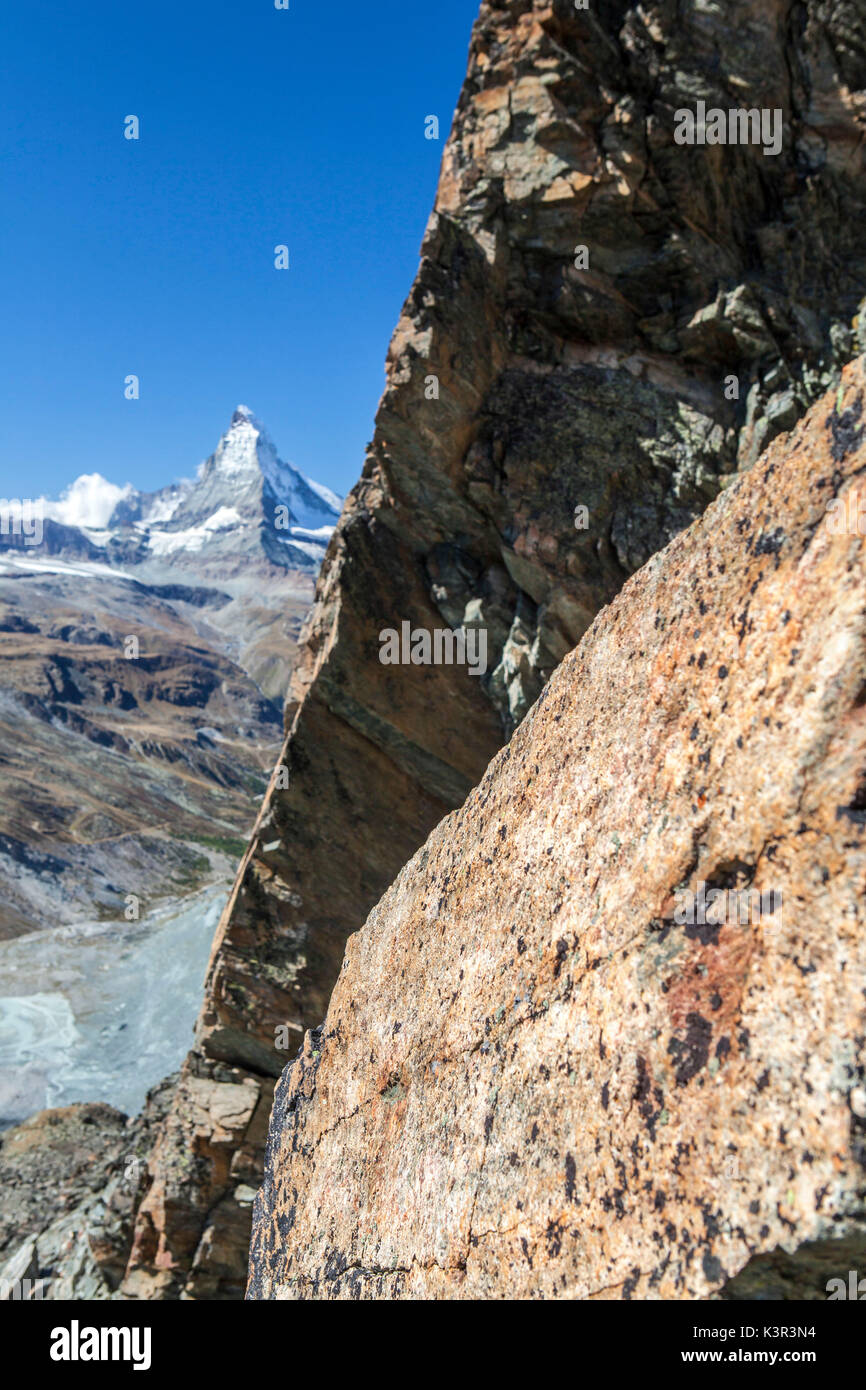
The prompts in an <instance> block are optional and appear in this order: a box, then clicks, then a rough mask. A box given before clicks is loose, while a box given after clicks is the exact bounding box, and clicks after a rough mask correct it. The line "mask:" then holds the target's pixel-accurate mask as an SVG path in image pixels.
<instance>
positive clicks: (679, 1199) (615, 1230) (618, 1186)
mask: <svg viewBox="0 0 866 1390" xmlns="http://www.w3.org/2000/svg"><path fill="white" fill-rule="evenodd" d="M864 396H866V372H864V364H863V361H862V360H861V361H860V362H858V363H857V364H856V365H854V366H852V367H850V368H848V369H846V372H845V374H844V377H843V384H842V386H841V387H840V389H839V392H838V395H837V393H836V392H835V391H834V392H833V393H831V394H830V395H829V396H828V397H827V398H826V399H825V400H824V401H822V402H821V403H820V404H819V405H817V406H816V407H815V408H813V409H812V411H811V412H810V413H809V415H808V417H807V419H806V421H805V422H804V423H803V425H801V426H800V427H799V428H798V430H797V431H796V432H795V433H794V434H793V435H790V436H786V437H784V438H782V439H779V440H777V441H776V442H775V443H774V444H773V445H772V446H771V448H770V449H769V451H768V453H767V454H766V455H765V456H764V458H763V459H762V460H761V462H760V463H759V465H758V466H757V468H755V469H754V470H752V471H751V472H750V473H748V474H746V475H745V476H743V477H742V478H740V479H739V480H738V481H737V482H735V483H734V485H733V486H731V487H730V488H728V489H727V490H726V491H725V492H724V493H723V494H722V496H721V497H720V498H719V499H718V500H717V501H716V502H715V503H714V504H713V505H712V506H711V507H710V508H709V510H708V511H707V513H706V514H705V515H704V516H703V517H702V518H701V519H700V520H699V521H697V522H696V523H695V524H694V525H693V526H692V527H691V528H690V530H689V531H687V532H686V533H685V534H683V535H681V536H679V537H678V538H676V539H675V540H674V541H673V542H672V543H671V544H670V545H669V546H668V547H667V548H666V550H664V551H663V552H662V553H661V554H660V555H658V556H656V557H655V558H654V559H652V560H651V561H650V562H649V563H648V564H647V565H646V566H645V567H644V568H643V569H642V570H641V571H640V573H639V574H637V575H636V576H635V577H634V578H632V579H631V580H630V581H629V582H628V583H627V584H626V586H625V588H624V590H623V591H622V593H621V594H620V596H619V597H618V598H617V599H616V600H615V601H614V602H613V604H612V605H611V606H610V607H609V608H607V609H606V610H605V611H604V612H603V613H602V614H600V615H599V617H598V618H597V620H596V621H595V623H594V624H593V626H592V628H591V629H590V631H589V632H588V633H587V634H586V636H585V637H584V639H583V641H582V643H581V644H580V646H579V647H578V649H577V650H576V651H575V652H574V653H572V654H571V655H570V656H569V657H568V658H567V659H566V660H565V661H564V662H563V663H562V665H561V666H560V668H559V670H558V671H557V672H556V674H555V675H554V677H553V678H552V680H551V681H550V683H549V685H548V687H547V688H546V690H545V691H544V693H543V695H542V696H541V698H540V699H539V701H538V702H537V703H536V705H535V707H534V709H533V710H532V712H531V714H530V715H529V717H528V718H527V719H526V720H525V722H524V723H523V725H522V726H521V728H520V729H519V730H518V731H517V733H516V734H515V736H514V738H513V739H512V740H511V743H510V745H509V746H508V747H507V748H505V749H504V750H503V751H502V752H501V753H500V754H499V755H498V756H497V757H496V758H495V759H494V761H493V763H492V764H491V766H490V768H489V769H488V771H487V773H486V774H485V776H484V778H483V779H482V781H481V783H480V785H479V786H478V787H477V788H476V789H475V790H474V791H473V792H472V793H471V795H470V796H469V798H468V800H467V802H466V804H465V805H464V806H463V807H462V809H461V810H460V811H458V812H456V813H454V814H453V815H450V816H449V817H447V818H446V819H445V820H444V821H443V823H442V824H441V825H440V826H438V827H437V829H436V830H435V831H434V832H433V834H432V835H431V836H430V838H429V839H428V841H427V843H426V844H425V845H424V847H423V849H421V850H420V851H419V852H418V853H417V854H416V855H415V857H414V858H413V860H412V861H411V863H409V864H408V865H407V866H406V867H405V868H404V869H403V871H402V872H401V873H400V874H399V876H398V878H397V880H396V882H395V883H394V884H393V885H392V887H391V888H390V889H389V891H388V892H387V893H386V895H385V896H384V898H383V899H382V901H381V902H380V903H379V904H378V906H377V907H376V908H375V909H374V910H373V912H372V913H371V915H370V917H369V918H368V920H367V923H366V925H365V926H364V928H363V930H362V931H360V932H358V933H356V934H355V935H354V936H353V937H352V938H351V940H350V941H349V943H348V947H347V951H346V956H345V960H344V963H343V968H342V971H341V973H340V977H339V980H338V982H337V985H336V987H335V990H334V993H333V997H332V999H331V1004H330V1008H329V1010H328V1014H327V1018H326V1020H325V1023H324V1025H323V1027H322V1028H321V1030H317V1032H316V1033H308V1034H307V1037H306V1040H305V1045H304V1048H303V1051H302V1053H301V1054H300V1055H299V1057H298V1059H297V1061H296V1062H295V1063H294V1064H293V1066H292V1067H291V1068H290V1069H288V1070H287V1071H286V1073H285V1074H284V1076H283V1079H282V1080H281V1082H280V1083H279V1086H278V1089H277V1095H276V1102H275V1107H274V1113H273V1119H272V1125H271V1137H270V1142H269V1149H268V1158H267V1163H266V1176H265V1186H264V1188H263V1190H262V1192H261V1193H260V1195H259V1197H258V1198H257V1204H256V1210H255V1216H254V1237H253V1246H252V1255H251V1273H250V1285H249V1292H250V1296H251V1297H254V1298H304V1297H315V1298H348V1297H354V1298H375V1297H384V1298H400V1297H416V1298H417V1297H434V1298H445V1297H461V1298H469V1297H482V1298H483V1297H497V1298H503V1297H530V1296H534V1297H548V1298H553V1297H557V1298H584V1299H586V1298H615V1299H620V1298H642V1299H647V1298H649V1299H652V1298H706V1297H712V1296H717V1295H718V1294H719V1293H720V1291H722V1290H724V1289H726V1288H727V1293H728V1295H729V1296H731V1294H732V1292H733V1293H734V1294H738V1295H739V1296H755V1295H756V1294H759V1293H760V1292H761V1291H762V1292H763V1293H764V1294H765V1295H766V1291H767V1288H768V1282H767V1281H768V1279H769V1281H770V1287H771V1288H773V1289H776V1288H777V1287H778V1286H781V1287H782V1289H783V1291H787V1292H789V1293H794V1294H795V1295H796V1296H798V1297H806V1298H809V1297H813V1298H826V1292H825V1281H826V1279H827V1278H828V1277H831V1276H836V1275H839V1276H841V1277H843V1278H845V1277H847V1271H848V1269H849V1267H856V1264H855V1265H854V1266H852V1265H851V1264H850V1261H851V1259H852V1258H854V1257H855V1256H856V1257H857V1258H859V1259H860V1261H861V1262H862V1259H863V1256H864V1255H866V1244H864V1237H863V1231H864V1225H863V1218H864V1216H866V1003H864V988H863V986H864V980H866V909H864V884H866V810H864V806H866V799H864V768H866V697H864V691H866V602H864V595H866V547H864V541H863V537H862V535H860V534H857V523H856V520H855V522H854V523H853V524H850V519H851V518H852V517H853V518H857V517H858V516H859V515H860V514H861V511H862V515H863V517H864V523H863V527H862V530H863V532H864V533H866V481H864V476H866V442H864V435H866V429H864V424H866V414H864ZM834 499H839V500H840V501H841V502H842V503H843V504H844V507H845V509H846V510H845V512H844V515H845V517H847V518H848V523H849V524H847V525H844V524H840V523H839V521H838V520H837V519H836V518H835V516H834V515H833V514H834V512H835V511H836V509H837V506H838V504H837V503H836V504H834V505H833V506H831V505H830V504H831V503H834ZM689 893H691V894H693V895H694V896H693V897H692V898H689V897H688V896H687V895H688V894H689ZM759 895H760V896H759ZM702 902H703V903H704V908H703V909H702V908H701V903H702ZM834 1242H835V1244H834ZM834 1252H835V1256H836V1258H835V1260H834V1258H833V1256H834ZM735 1276H739V1277H738V1280H737V1281H736V1282H733V1283H730V1284H729V1281H732V1280H734V1279H735ZM816 1277H819V1278H820V1281H821V1282H820V1283H819V1284H815V1283H814V1282H811V1283H810V1280H814V1279H815V1278H816Z"/></svg>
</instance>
